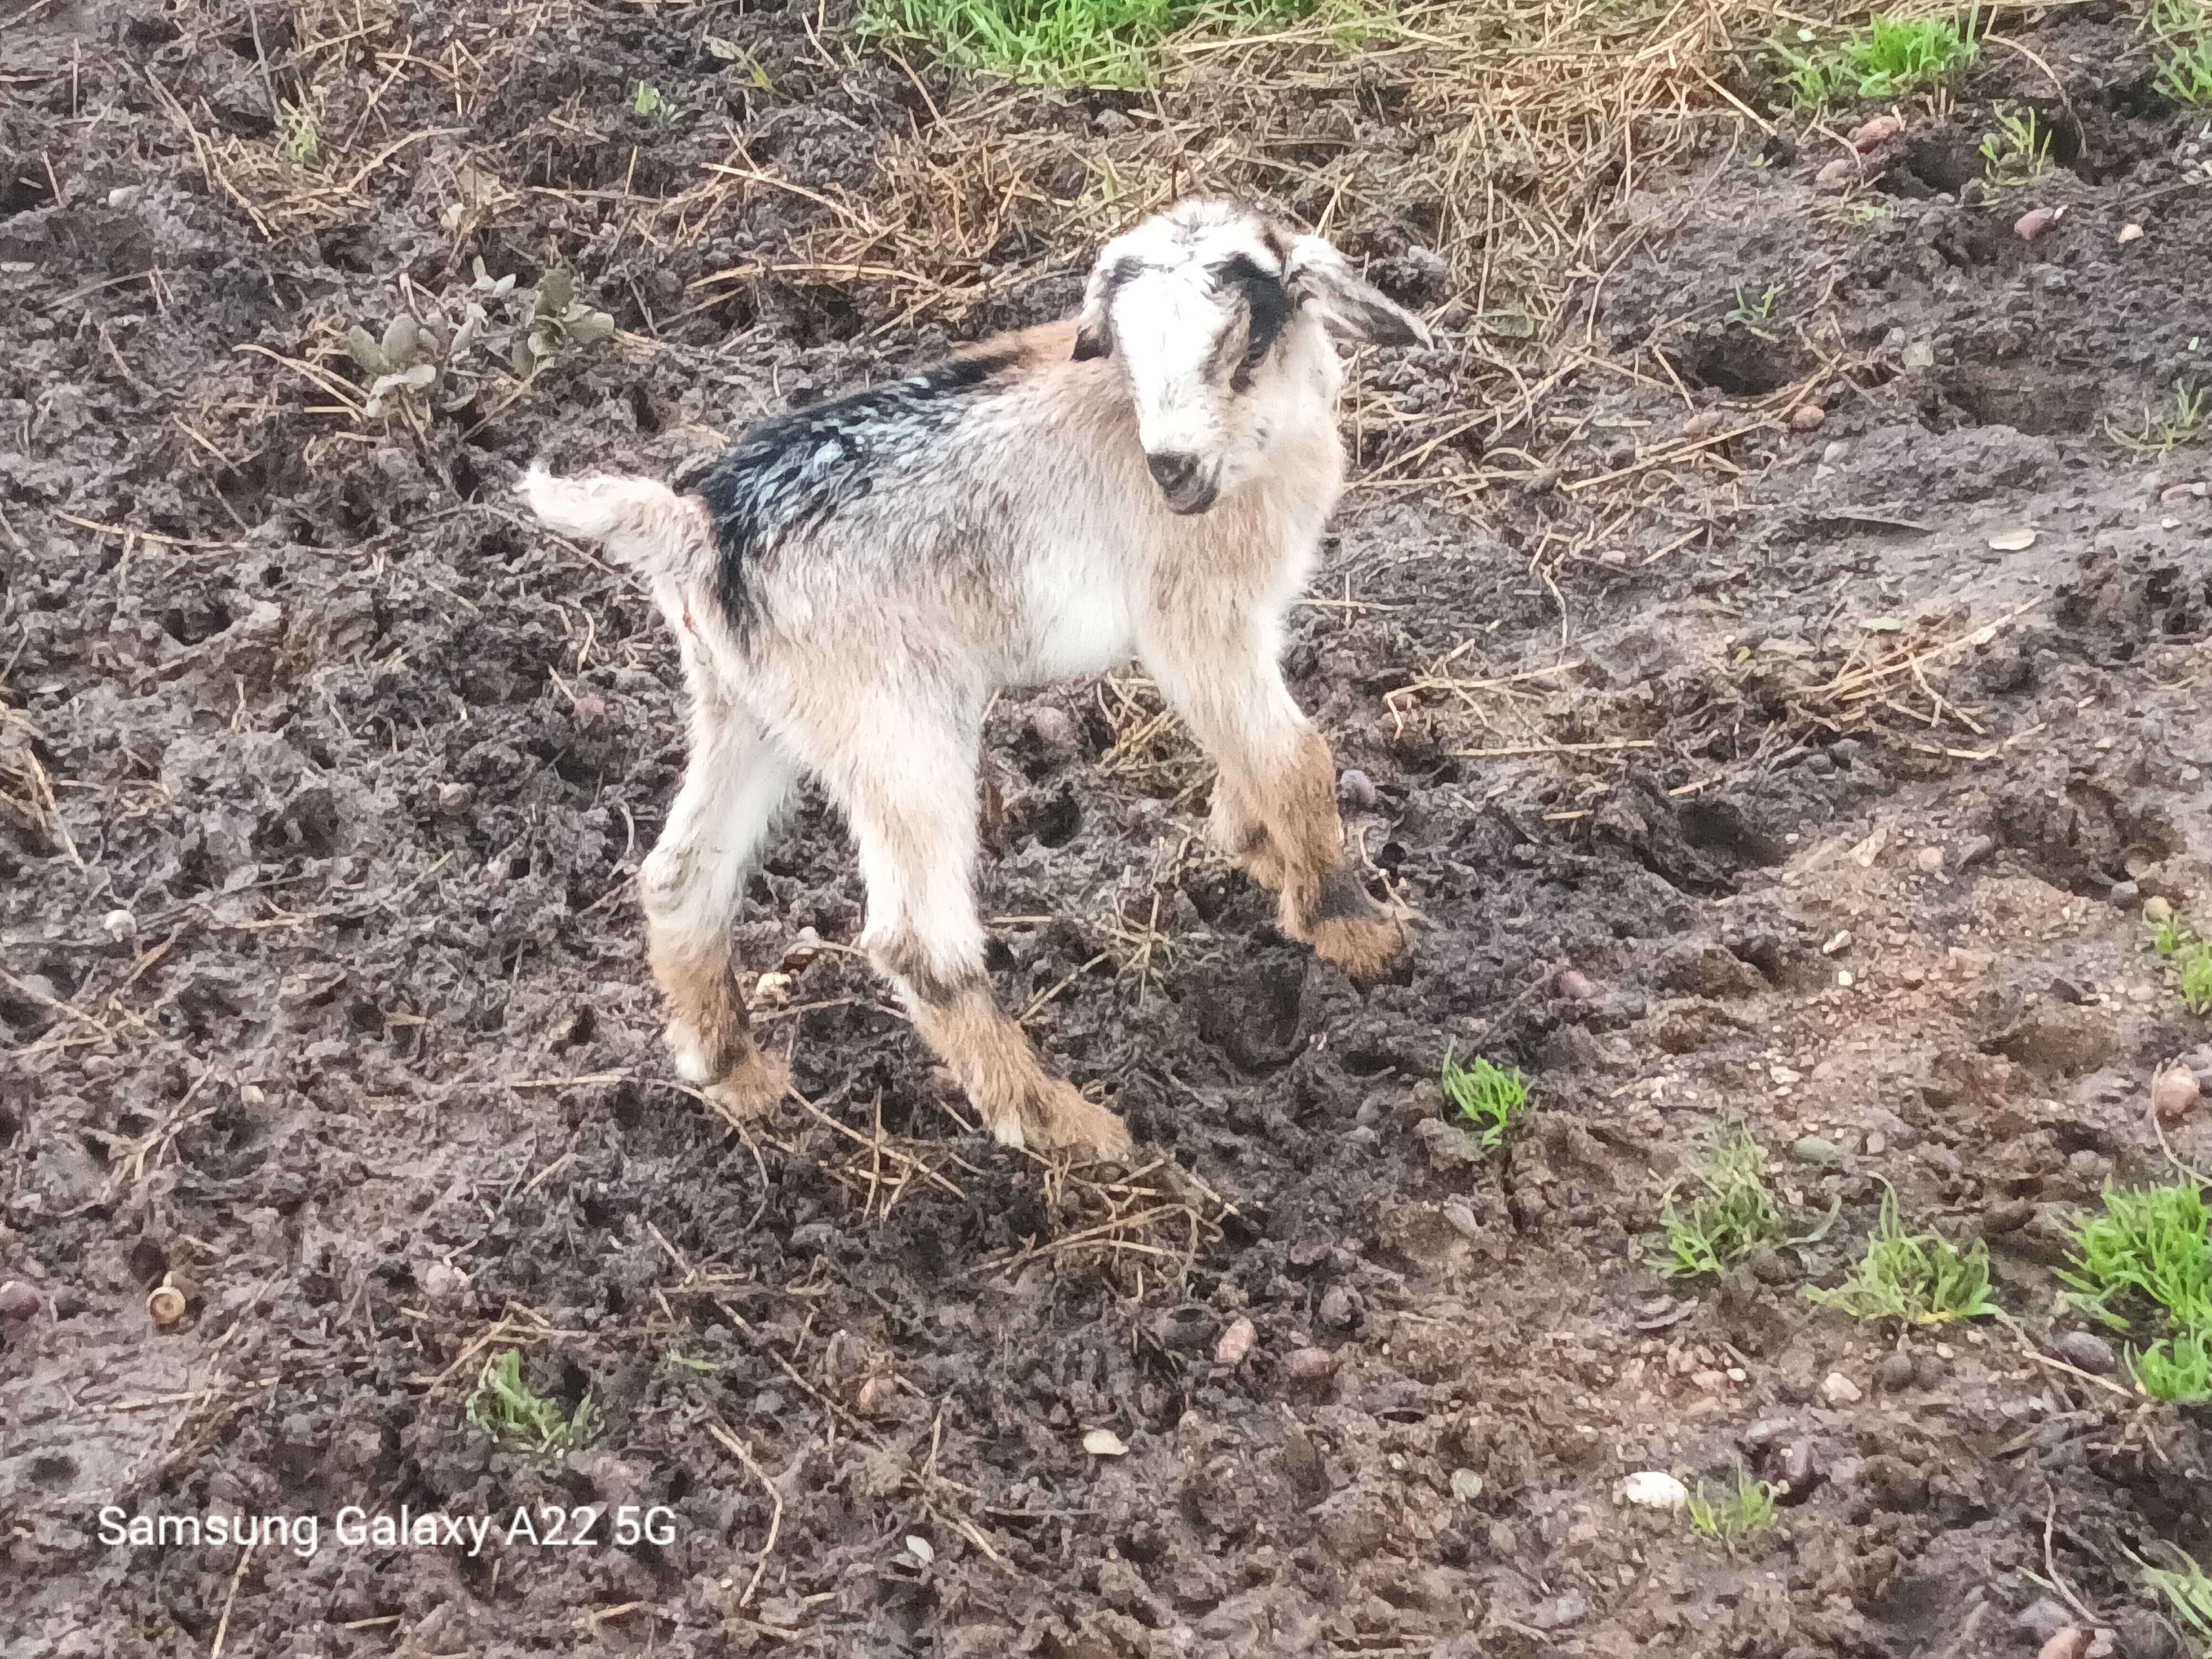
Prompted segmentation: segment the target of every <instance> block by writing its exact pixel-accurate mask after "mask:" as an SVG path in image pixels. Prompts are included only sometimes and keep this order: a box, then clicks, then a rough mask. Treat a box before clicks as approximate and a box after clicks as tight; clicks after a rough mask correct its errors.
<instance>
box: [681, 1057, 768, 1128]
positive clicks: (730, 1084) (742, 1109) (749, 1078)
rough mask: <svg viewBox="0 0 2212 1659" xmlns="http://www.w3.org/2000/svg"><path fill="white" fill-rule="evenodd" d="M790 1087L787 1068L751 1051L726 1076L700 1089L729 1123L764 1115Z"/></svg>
mask: <svg viewBox="0 0 2212 1659" xmlns="http://www.w3.org/2000/svg"><path fill="white" fill-rule="evenodd" d="M790 1086H791V1067H790V1066H787V1065H786V1064H785V1063H784V1062H783V1061H782V1060H774V1059H771V1058H770V1057H769V1056H768V1055H767V1054H760V1053H757V1052H756V1053H754V1054H750V1055H749V1056H747V1057H746V1058H745V1059H744V1060H739V1061H738V1064H737V1066H736V1067H735V1068H734V1069H732V1071H731V1072H730V1073H729V1074H728V1075H727V1076H726V1077H720V1078H717V1079H714V1082H712V1083H709V1084H707V1085H705V1086H704V1087H702V1089H701V1090H700V1092H701V1093H702V1094H703V1095H705V1096H706V1097H707V1098H708V1100H709V1101H710V1102H712V1103H714V1107H715V1109H717V1110H718V1111H720V1113H721V1114H722V1115H724V1116H725V1117H727V1118H728V1119H730V1120H731V1121H732V1122H743V1121H745V1120H747V1119H750V1118H756V1117H764V1116H766V1115H768V1114H769V1112H770V1111H773V1110H774V1109H775V1103H776V1102H778V1101H780V1100H781V1099H782V1098H783V1091H785V1090H786V1089H787V1088H789V1087H790Z"/></svg>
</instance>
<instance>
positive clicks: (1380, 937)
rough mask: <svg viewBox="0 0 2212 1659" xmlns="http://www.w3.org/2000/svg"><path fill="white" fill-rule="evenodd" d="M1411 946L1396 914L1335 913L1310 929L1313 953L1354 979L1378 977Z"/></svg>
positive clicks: (1404, 925) (1403, 926)
mask: <svg viewBox="0 0 2212 1659" xmlns="http://www.w3.org/2000/svg"><path fill="white" fill-rule="evenodd" d="M1412 945H1413V940H1412V939H1411V938H1410V937H1409V936H1408V935H1407V932H1406V924H1405V923H1404V922H1403V921H1400V920H1399V919H1398V918H1397V917H1396V916H1390V915H1376V916H1334V917H1332V918H1330V919H1329V920H1328V921H1319V922H1316V923H1315V924H1314V928H1313V951H1314V954H1315V955H1316V956H1317V957H1320V958H1321V959H1322V961H1323V962H1333V963H1335V964H1336V965H1337V966H1338V967H1340V968H1341V969H1344V971H1345V972H1346V974H1348V975H1351V976H1352V978H1353V979H1380V978H1381V977H1382V976H1383V974H1384V973H1385V972H1387V971H1388V970H1389V968H1390V967H1391V966H1392V965H1393V964H1394V963H1397V962H1398V961H1400V960H1401V959H1402V958H1403V957H1404V956H1405V955H1406V953H1407V951H1408V950H1409V949H1410V948H1411V947H1412Z"/></svg>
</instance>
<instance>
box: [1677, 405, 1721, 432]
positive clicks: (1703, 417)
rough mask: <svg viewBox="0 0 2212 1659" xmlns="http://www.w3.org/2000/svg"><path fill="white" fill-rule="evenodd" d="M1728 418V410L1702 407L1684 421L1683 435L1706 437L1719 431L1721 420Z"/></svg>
mask: <svg viewBox="0 0 2212 1659" xmlns="http://www.w3.org/2000/svg"><path fill="white" fill-rule="evenodd" d="M1726 418H1727V411H1726V410H1718V409H1701V410H1699V411H1698V412H1697V413H1696V414H1694V415H1692V416H1690V418H1689V419H1688V420H1686V421H1685V422H1682V435H1683V436H1684V437H1685V438H1703V437H1706V436H1708V435H1711V434H1712V433H1715V432H1717V431H1719V430H1720V429H1721V422H1723V420H1725V419H1726Z"/></svg>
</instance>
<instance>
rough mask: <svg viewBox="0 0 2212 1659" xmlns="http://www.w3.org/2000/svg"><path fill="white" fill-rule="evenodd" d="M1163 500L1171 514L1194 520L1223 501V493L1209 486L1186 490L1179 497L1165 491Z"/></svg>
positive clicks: (1162, 495)
mask: <svg viewBox="0 0 2212 1659" xmlns="http://www.w3.org/2000/svg"><path fill="white" fill-rule="evenodd" d="M1161 499H1162V500H1163V501H1165V502H1166V503H1167V509H1168V511H1169V512H1170V513H1176V514H1178V515H1179V516H1181V517H1182V518H1186V519H1194V518H1196V517H1197V516H1198V515H1199V514H1200V513H1203V512H1205V511H1206V509H1207V508H1209V507H1212V505H1213V504H1214V502H1215V501H1218V500H1220V499H1221V491H1220V490H1219V489H1217V488H1216V487H1215V486H1213V485H1212V484H1208V485H1206V488H1205V489H1191V490H1185V491H1184V492H1183V493H1182V494H1181V495H1168V494H1167V492H1166V491H1164V490H1163V491H1162V492H1161Z"/></svg>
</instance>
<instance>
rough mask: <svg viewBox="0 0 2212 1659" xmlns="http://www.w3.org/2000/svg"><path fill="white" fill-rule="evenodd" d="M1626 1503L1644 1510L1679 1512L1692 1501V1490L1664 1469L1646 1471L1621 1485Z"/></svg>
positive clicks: (1622, 1497)
mask: <svg viewBox="0 0 2212 1659" xmlns="http://www.w3.org/2000/svg"><path fill="white" fill-rule="evenodd" d="M1620 1497H1621V1500H1622V1501H1623V1502H1624V1503H1628V1504H1635V1505H1636V1506H1637V1507H1638V1509H1644V1510H1679V1509H1683V1508H1686V1506H1687V1505H1688V1504H1689V1501H1690V1489H1689V1488H1688V1487H1687V1486H1684V1485H1683V1484H1682V1483H1681V1482H1680V1481H1679V1480H1676V1479H1675V1478H1674V1476H1673V1475H1671V1474H1668V1473H1666V1471H1664V1470H1663V1469H1645V1470H1644V1471H1642V1472H1641V1473H1640V1474H1632V1475H1630V1476H1629V1477H1628V1478H1627V1479H1626V1480H1623V1481H1622V1482H1621V1483H1620Z"/></svg>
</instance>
